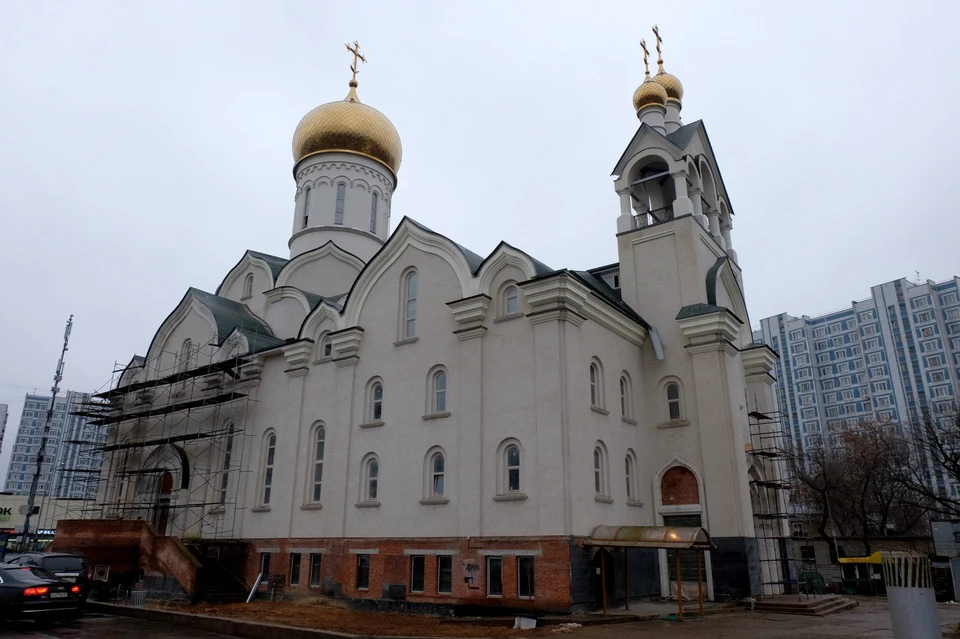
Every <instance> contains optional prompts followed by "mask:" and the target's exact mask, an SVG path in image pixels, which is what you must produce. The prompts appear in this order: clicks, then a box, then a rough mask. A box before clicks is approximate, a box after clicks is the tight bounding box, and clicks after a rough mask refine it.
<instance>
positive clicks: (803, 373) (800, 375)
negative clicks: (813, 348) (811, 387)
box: [794, 368, 810, 379]
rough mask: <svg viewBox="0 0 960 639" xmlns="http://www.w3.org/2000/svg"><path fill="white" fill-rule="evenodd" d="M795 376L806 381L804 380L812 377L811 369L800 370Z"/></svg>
mask: <svg viewBox="0 0 960 639" xmlns="http://www.w3.org/2000/svg"><path fill="white" fill-rule="evenodd" d="M794 374H795V376H796V378H797V379H804V378H807V377H810V369H809V368H798V369H797V370H796V372H795V373H794Z"/></svg>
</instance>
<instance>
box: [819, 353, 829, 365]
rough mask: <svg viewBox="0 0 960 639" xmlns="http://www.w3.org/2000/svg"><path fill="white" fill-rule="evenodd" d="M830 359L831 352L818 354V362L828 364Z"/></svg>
mask: <svg viewBox="0 0 960 639" xmlns="http://www.w3.org/2000/svg"><path fill="white" fill-rule="evenodd" d="M829 361H830V353H820V354H819V355H817V364H826V363H827V362H829Z"/></svg>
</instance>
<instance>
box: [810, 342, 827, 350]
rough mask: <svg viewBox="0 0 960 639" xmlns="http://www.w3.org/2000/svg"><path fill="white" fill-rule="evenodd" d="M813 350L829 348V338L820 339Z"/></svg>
mask: <svg viewBox="0 0 960 639" xmlns="http://www.w3.org/2000/svg"><path fill="white" fill-rule="evenodd" d="M813 350H815V351H825V350H827V340H820V341H819V342H817V343H816V344H814V345H813Z"/></svg>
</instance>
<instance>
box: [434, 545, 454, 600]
mask: <svg viewBox="0 0 960 639" xmlns="http://www.w3.org/2000/svg"><path fill="white" fill-rule="evenodd" d="M437 592H438V593H440V594H447V595H449V594H450V593H452V592H453V557H451V556H449V555H437Z"/></svg>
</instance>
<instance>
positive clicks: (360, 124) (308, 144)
mask: <svg viewBox="0 0 960 639" xmlns="http://www.w3.org/2000/svg"><path fill="white" fill-rule="evenodd" d="M321 151H347V152H353V153H359V154H361V155H366V156H368V157H371V158H373V159H375V160H379V161H380V162H383V163H384V164H386V165H387V166H388V167H390V169H391V170H392V171H393V172H394V173H396V172H397V171H398V170H399V169H400V160H401V159H402V155H403V148H402V147H401V145H400V135H399V134H398V133H397V129H396V128H395V127H394V126H393V123H392V122H390V120H389V119H388V118H387V116H385V115H384V114H382V113H380V112H379V111H377V110H376V109H374V108H373V107H371V106H367V105H366V104H363V103H361V102H360V99H359V98H358V97H357V82H356V80H352V81H351V82H350V92H349V93H348V94H347V97H346V98H345V99H344V100H343V101H342V102H328V103H327V104H321V105H320V106H318V107H317V108H315V109H314V110H313V111H310V112H309V113H307V114H306V115H305V116H303V119H302V120H300V124H298V125H297V130H296V131H294V133H293V160H294V162H299V161H300V160H302V159H303V158H305V157H306V156H308V155H310V154H312V153H319V152H321Z"/></svg>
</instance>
